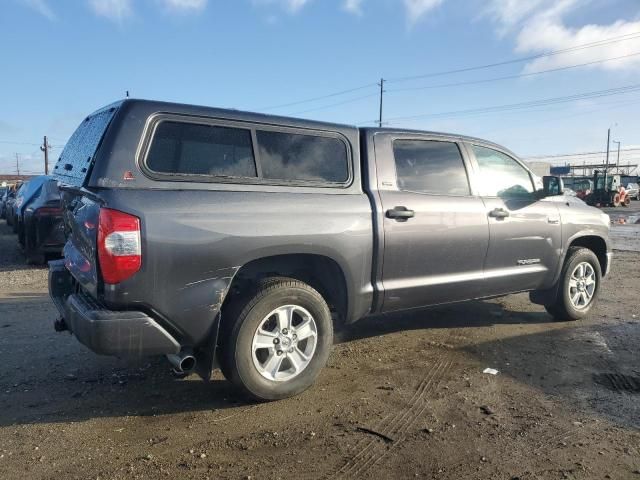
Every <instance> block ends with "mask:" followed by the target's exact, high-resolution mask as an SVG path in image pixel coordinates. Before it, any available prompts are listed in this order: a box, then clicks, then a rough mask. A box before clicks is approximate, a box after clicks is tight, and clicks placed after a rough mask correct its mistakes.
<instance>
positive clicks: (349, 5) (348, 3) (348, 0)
mask: <svg viewBox="0 0 640 480" xmlns="http://www.w3.org/2000/svg"><path fill="white" fill-rule="evenodd" d="M362 3H363V0H344V3H343V4H342V8H343V9H344V10H346V11H347V12H349V13H353V14H354V15H362Z"/></svg>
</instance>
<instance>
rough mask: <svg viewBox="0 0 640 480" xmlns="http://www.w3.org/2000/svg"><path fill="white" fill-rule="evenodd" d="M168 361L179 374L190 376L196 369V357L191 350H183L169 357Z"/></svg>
mask: <svg viewBox="0 0 640 480" xmlns="http://www.w3.org/2000/svg"><path fill="white" fill-rule="evenodd" d="M167 360H169V363H171V365H172V366H173V370H174V372H176V373H178V374H188V373H191V372H193V371H194V370H195V368H196V363H197V362H196V357H195V356H194V355H193V353H192V352H191V350H182V351H180V353H178V354H171V355H167Z"/></svg>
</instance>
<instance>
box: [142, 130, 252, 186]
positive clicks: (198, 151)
mask: <svg viewBox="0 0 640 480" xmlns="http://www.w3.org/2000/svg"><path fill="white" fill-rule="evenodd" d="M147 166H148V167H149V168H150V169H151V170H153V171H155V172H159V173H170V174H171V173H173V174H182V175H211V176H220V177H255V176H256V165H255V160H254V157H253V147H252V143H251V131H250V130H245V129H241V128H229V127H218V126H213V125H202V124H195V123H187V122H171V121H164V122H161V123H160V124H159V125H158V126H157V128H156V131H155V134H154V136H153V140H152V143H151V148H150V149H149V155H148V157H147Z"/></svg>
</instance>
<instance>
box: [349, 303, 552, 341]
mask: <svg viewBox="0 0 640 480" xmlns="http://www.w3.org/2000/svg"><path fill="white" fill-rule="evenodd" d="M547 322H551V323H552V322H553V319H552V318H551V316H550V315H548V314H547V313H546V312H518V311H514V310H509V309H506V308H504V307H503V306H502V305H501V304H500V303H497V302H496V301H472V302H464V303H456V304H452V305H445V306H438V307H432V308H428V309H415V310H410V311H404V312H399V313H390V314H386V315H376V316H372V317H370V318H366V319H364V320H361V321H359V322H357V323H355V324H353V325H348V326H346V327H343V328H342V329H340V330H339V331H338V332H337V334H336V337H337V343H343V342H351V341H354V340H359V339H362V338H368V337H375V336H378V335H386V334H390V333H394V332H401V331H408V330H421V329H440V328H469V327H486V326H491V325H511V324H529V323H547Z"/></svg>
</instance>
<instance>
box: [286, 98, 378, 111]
mask: <svg viewBox="0 0 640 480" xmlns="http://www.w3.org/2000/svg"><path fill="white" fill-rule="evenodd" d="M377 96H378V94H377V93H371V94H369V95H362V96H360V97H355V98H351V99H349V100H344V101H342V102H336V103H330V104H329V105H324V106H322V107H315V108H310V109H308V110H302V111H299V112H294V113H290V114H289V115H302V114H303V113H309V112H316V111H318V110H326V109H327V108H331V107H337V106H340V105H345V104H347V103H353V102H357V101H359V100H363V99H365V98H371V97H377Z"/></svg>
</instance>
